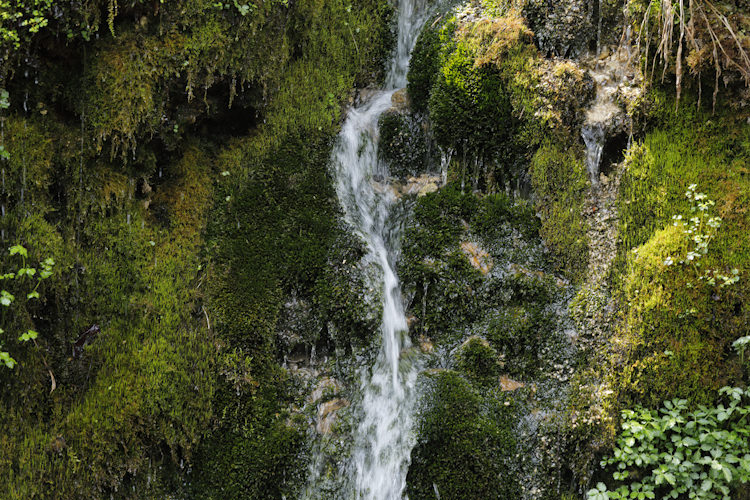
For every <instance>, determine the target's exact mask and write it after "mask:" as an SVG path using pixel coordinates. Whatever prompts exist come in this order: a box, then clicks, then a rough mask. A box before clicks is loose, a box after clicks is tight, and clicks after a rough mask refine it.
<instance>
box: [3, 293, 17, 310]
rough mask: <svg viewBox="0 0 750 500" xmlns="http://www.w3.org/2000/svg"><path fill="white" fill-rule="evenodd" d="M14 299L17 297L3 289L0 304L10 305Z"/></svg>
mask: <svg viewBox="0 0 750 500" xmlns="http://www.w3.org/2000/svg"><path fill="white" fill-rule="evenodd" d="M14 300H16V298H15V297H14V296H13V295H12V294H11V293H9V292H8V291H7V290H3V291H2V292H0V304H2V305H4V306H5V307H8V306H10V305H11V304H12V303H13V301H14Z"/></svg>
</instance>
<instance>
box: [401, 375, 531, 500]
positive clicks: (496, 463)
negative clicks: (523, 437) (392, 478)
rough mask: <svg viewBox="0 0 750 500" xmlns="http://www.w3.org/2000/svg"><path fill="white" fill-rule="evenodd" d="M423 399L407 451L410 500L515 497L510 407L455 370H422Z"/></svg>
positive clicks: (516, 488)
mask: <svg viewBox="0 0 750 500" xmlns="http://www.w3.org/2000/svg"><path fill="white" fill-rule="evenodd" d="M422 383H423V384H424V385H425V391H424V393H423V394H424V397H423V398H424V399H423V402H422V404H421V409H420V413H419V423H418V427H417V435H418V439H417V445H416V446H415V447H414V450H413V451H412V455H411V457H412V460H411V465H410V466H409V472H408V474H407V477H406V492H407V494H408V495H409V498H412V499H415V500H421V499H432V498H435V495H436V489H437V491H438V494H439V495H440V497H441V498H487V499H498V500H500V499H506V498H517V497H518V496H519V495H520V491H519V486H518V484H517V482H516V480H515V478H514V475H513V473H512V472H511V469H510V465H509V463H508V459H509V457H511V456H512V454H513V452H514V450H515V442H514V439H513V434H512V432H511V429H512V422H513V418H512V415H511V410H510V409H509V408H508V407H506V406H504V405H503V403H502V402H501V401H498V400H495V399H493V398H483V397H482V396H480V395H479V394H478V393H477V392H476V391H475V390H474V389H473V388H472V386H471V384H469V383H468V382H467V381H466V380H465V379H463V378H462V377H461V376H460V375H458V374H457V373H456V372H453V371H449V370H440V371H436V372H432V373H427V374H426V375H423V376H422Z"/></svg>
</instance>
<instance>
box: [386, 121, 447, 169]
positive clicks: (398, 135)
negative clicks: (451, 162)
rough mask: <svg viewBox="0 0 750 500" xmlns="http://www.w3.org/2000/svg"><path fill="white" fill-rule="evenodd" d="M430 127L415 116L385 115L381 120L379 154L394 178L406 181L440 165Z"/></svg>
mask: <svg viewBox="0 0 750 500" xmlns="http://www.w3.org/2000/svg"><path fill="white" fill-rule="evenodd" d="M426 126H427V123H425V122H424V120H421V119H419V118H417V117H415V116H414V115H412V114H402V113H398V112H389V113H385V114H383V115H382V116H381V117H380V120H379V123H378V127H379V130H380V137H379V140H378V152H379V154H380V157H381V158H382V159H383V160H385V162H386V163H387V165H388V171H389V173H390V175H391V176H393V177H396V178H398V179H406V178H408V177H411V176H415V175H419V174H420V173H422V172H426V171H428V170H429V169H430V167H432V166H433V165H435V164H436V163H437V161H436V160H437V158H436V150H435V148H434V146H433V145H432V144H430V139H429V137H428V134H427V130H426Z"/></svg>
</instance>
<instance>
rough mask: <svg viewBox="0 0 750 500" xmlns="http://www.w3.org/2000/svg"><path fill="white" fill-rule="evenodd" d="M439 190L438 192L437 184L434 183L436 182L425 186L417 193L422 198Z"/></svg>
mask: <svg viewBox="0 0 750 500" xmlns="http://www.w3.org/2000/svg"><path fill="white" fill-rule="evenodd" d="M437 190H438V186H437V184H436V183H434V182H430V183H428V184H425V185H424V186H422V187H421V188H419V192H418V193H417V196H420V197H421V196H426V195H428V194H429V193H434V192H435V191H437Z"/></svg>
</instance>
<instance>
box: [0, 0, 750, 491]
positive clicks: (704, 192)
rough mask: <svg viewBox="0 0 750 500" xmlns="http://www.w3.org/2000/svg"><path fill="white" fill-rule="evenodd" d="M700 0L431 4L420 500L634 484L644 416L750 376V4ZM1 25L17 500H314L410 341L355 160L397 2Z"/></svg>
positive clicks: (8, 376)
mask: <svg viewBox="0 0 750 500" xmlns="http://www.w3.org/2000/svg"><path fill="white" fill-rule="evenodd" d="M595 4H596V5H595ZM680 5H682V4H679V3H674V5H673V3H671V2H650V1H649V2H646V1H640V0H630V1H627V2H618V1H609V0H604V1H600V2H588V1H577V0H576V1H571V2H554V1H546V2H545V1H537V0H528V1H522V2H512V3H511V2H505V1H494V0H484V1H481V2H468V3H465V4H462V5H458V6H454V5H443V4H441V5H433V11H434V15H433V17H431V18H430V19H429V20H428V21H427V23H426V24H425V26H424V28H423V30H422V31H421V34H420V36H419V39H418V40H417V43H416V47H415V49H414V52H413V57H412V62H411V68H410V71H409V75H408V82H409V83H408V88H407V89H406V93H404V92H403V91H401V92H400V93H398V94H397V96H398V97H397V98H394V108H393V109H391V110H390V111H389V112H388V113H386V114H385V115H383V117H382V118H381V120H380V123H379V131H380V139H379V147H380V157H381V159H382V160H383V162H384V163H386V164H388V166H389V172H390V174H391V179H387V178H386V179H373V181H376V182H377V183H379V186H380V187H381V188H382V187H385V188H387V189H393V190H394V191H395V192H396V194H397V195H398V197H399V198H400V200H401V201H400V204H399V205H398V206H399V209H400V210H403V211H404V212H408V213H409V214H410V215H409V217H408V219H407V220H408V221H407V223H406V228H405V235H404V242H403V246H402V253H401V260H400V262H399V264H398V272H399V275H400V277H401V279H402V282H403V289H404V296H405V302H406V304H405V305H406V307H407V314H408V315H409V318H408V320H409V327H410V334H411V337H412V339H413V341H414V342H415V343H416V344H417V345H419V346H420V351H421V354H415V352H416V349H413V350H412V351H409V352H408V353H405V356H406V355H409V356H411V355H419V356H422V357H423V358H424V363H425V367H426V368H425V370H424V372H423V373H422V374H421V375H420V379H419V380H420V383H419V387H420V391H419V393H420V395H421V396H420V402H419V404H418V405H417V408H418V414H417V415H416V420H417V425H416V429H415V432H416V436H415V440H416V446H415V448H414V449H413V451H412V455H411V465H410V468H409V471H408V475H407V484H406V491H407V493H408V494H409V497H410V498H412V499H421V498H425V499H426V498H434V497H435V496H437V495H440V498H456V499H459V498H499V499H500V498H508V499H509V498H529V499H550V500H552V499H555V500H561V499H566V500H567V499H570V498H580V497H581V496H582V495H584V494H585V491H586V490H587V489H588V487H590V486H592V485H593V484H595V483H596V482H597V481H599V480H602V481H604V482H606V483H607V486H609V487H611V489H614V487H616V486H621V485H623V484H627V483H628V481H627V480H626V478H625V477H621V478H620V479H617V480H613V479H612V475H611V473H612V470H610V469H604V468H602V467H600V465H599V463H600V460H601V458H602V457H604V456H606V455H608V454H609V453H610V452H611V450H612V447H613V445H614V443H615V439H616V437H617V435H618V433H619V432H620V428H619V424H620V419H621V413H620V411H621V410H626V409H632V408H635V407H637V406H638V405H643V406H646V407H649V408H658V407H660V406H661V405H662V402H663V401H664V400H666V399H672V398H680V399H684V400H685V401H686V402H685V405H689V406H690V407H696V405H699V404H703V405H707V406H709V407H710V406H712V405H716V404H717V402H718V401H720V399H719V398H720V395H719V393H718V389H719V388H720V387H722V386H725V385H733V386H738V387H746V386H747V384H748V377H749V376H750V368H748V365H747V353H745V355H744V357H743V356H741V355H739V351H738V349H734V348H733V347H732V343H733V342H735V341H736V340H737V339H738V338H741V337H743V336H747V335H748V325H750V309H748V305H747V303H748V300H747V299H748V294H749V293H750V285H749V283H750V281H748V276H747V273H748V272H749V271H750V240H748V235H750V218H749V217H750V216H749V215H748V212H747V209H746V207H747V206H748V203H749V202H750V180H748V179H749V178H748V175H747V174H748V172H747V166H748V164H750V125H748V124H749V123H750V108H749V107H748V105H747V92H748V90H747V80H748V67H750V62H748V61H750V60H748V59H747V53H748V52H749V51H750V45H749V44H750V38H749V37H748V35H747V29H746V28H747V18H748V15H749V14H748V12H747V6H746V5H744V4H742V3H741V2H725V3H723V4H721V5H718V4H717V5H715V6H714V5H712V4H710V3H709V2H705V1H703V0H695V1H694V2H691V3H690V6H689V8H685V7H684V6H683V8H682V9H680ZM0 8H1V9H2V10H1V11H0V12H2V14H3V15H2V16H0V21H1V22H2V28H0V89H5V90H7V97H6V96H5V94H4V93H2V92H0V146H1V147H2V148H1V149H0V170H1V171H0V181H2V182H1V183H0V205H1V207H0V208H1V210H0V247H2V248H3V251H2V252H0V264H1V265H2V274H3V275H4V276H2V277H3V279H2V281H1V282H0V283H2V289H3V290H5V292H6V293H8V294H11V295H12V296H13V300H12V301H11V299H8V296H7V295H3V296H2V297H0V301H3V302H0V303H2V304H3V307H2V315H0V328H1V329H2V330H1V331H0V352H2V353H7V356H12V358H13V360H14V362H15V366H14V367H13V368H12V369H8V368H5V367H2V368H0V385H1V386H2V391H0V413H1V414H2V415H3V418H2V419H0V448H2V449H3V453H2V456H0V484H2V485H3V489H2V491H3V493H2V494H0V496H2V497H3V498H6V497H7V498H9V499H21V498H23V499H28V498H61V499H68V498H70V499H73V498H76V499H77V498H92V499H95V498H96V499H98V498H109V497H112V498H139V499H140V498H172V497H180V498H195V499H203V498H205V499H225V498H227V499H229V498H264V499H265V498H282V497H286V498H291V497H293V496H296V495H298V493H299V491H300V489H301V488H302V485H303V484H304V483H305V481H306V476H307V474H308V467H307V465H308V460H309V458H310V457H309V451H310V448H311V446H312V445H311V442H312V441H314V440H313V439H311V436H315V439H317V440H322V441H323V442H324V444H325V447H327V449H329V450H332V451H331V453H330V455H331V456H333V457H335V458H336V459H337V460H345V459H346V455H347V454H348V453H349V452H350V450H349V449H348V448H347V446H348V445H347V443H346V442H347V440H348V438H347V433H349V432H353V428H354V427H356V425H353V424H352V421H351V420H352V418H354V417H355V416H356V412H355V411H354V410H352V409H351V408H349V407H350V403H351V402H354V403H355V404H356V398H357V394H356V392H357V390H358V387H359V386H358V385H357V381H358V379H357V377H356V376H355V375H354V373H355V371H356V369H357V367H356V366H355V365H356V364H357V363H363V362H369V361H368V360H370V358H371V356H372V352H371V351H372V349H371V348H372V346H374V345H377V342H378V340H377V334H378V320H377V316H378V315H377V312H378V311H377V305H376V304H373V302H374V301H373V296H377V292H372V290H369V289H368V286H369V285H370V283H369V282H368V280H367V276H366V274H367V271H366V269H365V267H366V266H365V265H364V264H363V263H362V262H361V261H360V259H362V256H363V254H364V250H363V246H362V242H361V241H359V240H358V239H357V237H356V235H354V234H352V229H351V228H350V227H348V226H346V224H345V223H344V222H343V220H342V217H341V215H342V214H341V208H340V206H339V203H338V202H337V200H336V193H335V190H334V184H333V182H332V179H331V173H330V171H329V165H328V164H329V159H330V151H331V147H332V145H333V143H334V141H335V139H336V135H337V133H338V130H339V128H340V124H341V120H342V118H343V112H342V110H343V109H344V107H345V106H347V105H349V104H352V103H354V102H358V101H360V100H366V99H367V92H366V91H365V88H366V87H367V86H370V85H377V84H378V82H380V81H381V80H382V78H383V76H384V63H385V61H386V59H387V58H388V56H389V54H390V51H391V48H392V45H393V38H394V35H395V26H394V23H393V21H394V6H393V5H391V4H389V3H388V2H385V1H379V0H352V1H348V2H345V1H343V0H331V1H319V0H301V1H288V2H287V1H285V0H284V1H282V0H267V1H259V2H249V3H243V2H241V1H235V2H203V1H199V0H178V1H175V2H156V1H154V2H146V1H145V0H133V1H129V2H123V1H121V0H120V1H107V2H104V1H101V2H100V1H91V2H83V3H76V2H72V3H70V2H69V3H66V4H57V3H54V2H52V1H50V0H21V1H18V2H2V1H1V0H0ZM670 9H672V10H670ZM613 68H614V69H613ZM608 72H609V73H608ZM613 75H614V76H613ZM719 78H721V80H719ZM613 80H616V81H615V82H614V83H613ZM718 81H721V83H722V85H721V86H718V85H717V83H716V82H718ZM607 86H609V87H608V88H610V87H611V89H614V90H612V91H611V92H610V93H608V94H607V93H606V92H604V93H602V89H603V88H605V87H607ZM611 89H610V90H611ZM709 89H710V90H709ZM716 89H718V91H715V90H716ZM708 95H711V97H710V98H707V97H706V96H708ZM602 96H605V97H607V98H608V99H609V101H607V103H606V104H611V106H612V107H613V108H614V109H615V111H613V114H614V115H616V118H613V119H612V122H613V124H608V127H609V128H607V129H606V131H607V132H608V133H609V140H604V143H603V152H602V154H601V157H602V158H603V160H602V162H601V163H602V164H601V168H600V169H599V170H600V171H596V172H595V175H593V176H592V174H591V170H590V168H587V167H589V165H588V162H589V158H588V157H587V153H588V152H589V151H588V150H587V148H589V147H590V146H589V145H587V144H586V141H585V140H584V139H583V138H582V137H581V130H582V127H584V126H585V124H587V123H589V122H590V121H591V114H592V113H591V111H592V109H594V107H595V106H596V105H597V104H601V102H600V101H601V99H602ZM5 101H7V105H6V102H5ZM614 122H616V123H614ZM597 167H599V165H597ZM441 170H442V172H441ZM426 173H430V174H431V175H421V174H426ZM440 174H444V179H443V178H442V177H443V176H441V175H440ZM600 174H602V175H600ZM418 176H419V177H418ZM417 177H418V178H417ZM410 186H411V187H413V186H417V188H416V189H414V190H413V191H410V189H411V188H410ZM399 190H400V191H399ZM686 192H687V194H688V196H686ZM417 193H418V194H417ZM691 193H692V194H691ZM699 195H700V196H699ZM709 201H710V202H711V203H709ZM702 207H703V208H702ZM693 217H698V219H697V222H693V221H691V218H693ZM715 217H719V218H720V220H718V219H716V218H715ZM709 221H711V222H710V223H709ZM15 244H22V245H23V246H24V247H25V248H26V249H27V250H28V256H26V257H25V258H22V257H21V256H20V254H11V252H9V251H6V250H5V248H9V247H11V246H12V245H15ZM691 252H692V253H691ZM49 258H51V259H53V260H54V265H53V266H52V270H53V274H52V275H51V276H50V277H48V278H45V279H44V280H42V281H41V282H40V284H39V285H38V287H36V285H35V283H36V280H37V278H36V277H35V276H39V275H40V274H41V271H42V269H43V265H42V263H43V262H44V261H45V259H49ZM48 265H49V264H48ZM31 267H33V268H34V269H35V272H34V273H29V272H27V271H25V269H28V268H31ZM21 269H24V271H23V272H21V271H20V270H21ZM11 271H12V272H14V275H13V276H12V277H11V276H8V275H7V273H9V272H11ZM36 273H38V274H36ZM24 274H26V275H27V276H28V277H27V278H23V276H22V275H24ZM35 287H36V288H35ZM34 292H38V295H39V296H38V297H35V295H34ZM24 297H26V299H24ZM376 298H377V297H376ZM5 302H7V305H6V303H5ZM29 330H31V331H32V332H38V336H37V337H36V338H35V339H33V340H27V339H28V336H27V337H26V338H24V337H22V334H23V332H27V331H29ZM86 331H89V332H90V333H89V334H83V332H86ZM315 353H317V356H318V358H317V359H316V358H315ZM321 358H322V360H321ZM2 359H3V360H5V359H7V358H6V357H3V358H2ZM334 375H335V376H336V377H338V379H340V380H337V379H336V378H334ZM316 392H319V393H320V394H316ZM347 398H348V399H347ZM350 400H351V401H350ZM722 404H723V403H722ZM326 405H327V406H326ZM331 408H333V410H331ZM339 410H340V412H339V414H338V417H336V412H337V411H339ZM326 412H327V413H326ZM321 415H323V417H326V418H327V420H326V421H325V425H322V424H321V420H322V418H323V417H321ZM336 418H338V420H336ZM316 419H317V421H316ZM729 421H730V422H732V425H734V423H733V421H732V420H729ZM311 422H312V425H311ZM742 422H743V421H739V423H738V424H737V426H736V427H737V428H740V429H747V425H746V422H745V423H744V424H743V423H742ZM742 425H744V427H742ZM743 432H744V431H743ZM626 442H627V441H626ZM680 442H682V441H680ZM743 463H744V462H743ZM334 465H337V464H334ZM334 465H330V464H329V466H328V468H326V469H325V470H326V471H327V472H326V473H330V474H334V473H336V472H335V471H337V470H338V471H340V470H342V468H341V467H338V469H337V468H336V467H335V466H334ZM338 465H340V464H338ZM631 465H632V464H631ZM709 465H710V464H709ZM632 470H633V471H634V472H633V475H632V476H631V478H633V477H636V478H641V479H642V478H643V477H645V476H646V475H648V474H650V471H648V470H641V469H638V468H637V467H635V466H632ZM714 470H716V471H719V470H720V469H717V468H715V467H714ZM707 474H708V473H707ZM716 474H719V472H716ZM722 474H726V473H724V472H722ZM617 477H620V476H617ZM707 477H708V476H707ZM732 480H733V481H734V482H733V483H731V481H732ZM729 482H730V483H731V488H732V490H731V495H734V496H732V498H743V497H742V495H745V496H747V494H748V493H747V491H746V490H747V488H746V487H745V489H744V490H743V489H742V488H743V486H742V485H740V484H739V479H738V477H735V476H732V479H731V480H729ZM703 484H704V483H701V486H703ZM696 488H697V487H696ZM599 491H603V490H601V489H600V490H599ZM326 494H330V495H335V492H333V491H331V492H330V493H326ZM602 495H603V493H602ZM731 495H730V496H731Z"/></svg>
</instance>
